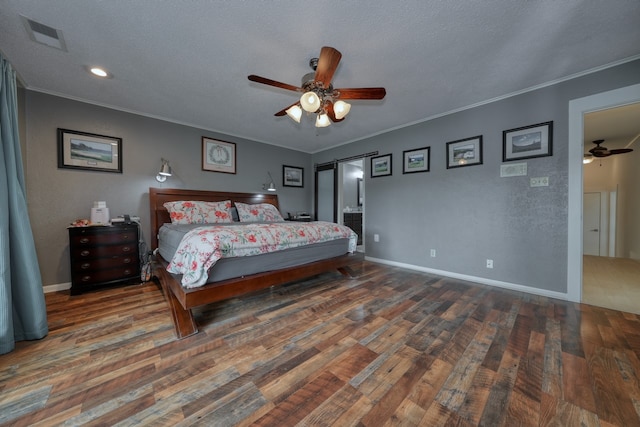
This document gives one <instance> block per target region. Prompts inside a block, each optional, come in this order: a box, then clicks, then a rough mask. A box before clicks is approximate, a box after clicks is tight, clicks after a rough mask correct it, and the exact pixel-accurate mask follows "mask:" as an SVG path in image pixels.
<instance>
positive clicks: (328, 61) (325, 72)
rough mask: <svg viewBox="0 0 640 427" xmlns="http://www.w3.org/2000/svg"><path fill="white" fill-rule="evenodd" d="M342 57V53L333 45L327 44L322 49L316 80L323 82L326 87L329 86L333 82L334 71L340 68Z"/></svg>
mask: <svg viewBox="0 0 640 427" xmlns="http://www.w3.org/2000/svg"><path fill="white" fill-rule="evenodd" d="M340 58H342V54H341V53H340V52H338V51H337V50H336V49H334V48H332V47H328V46H325V47H323V48H322V49H321V50H320V57H319V58H318V66H317V67H316V76H315V80H316V81H317V82H322V84H323V85H324V87H325V88H328V87H329V85H330V84H331V79H333V73H335V72H336V68H338V64H339V63H340Z"/></svg>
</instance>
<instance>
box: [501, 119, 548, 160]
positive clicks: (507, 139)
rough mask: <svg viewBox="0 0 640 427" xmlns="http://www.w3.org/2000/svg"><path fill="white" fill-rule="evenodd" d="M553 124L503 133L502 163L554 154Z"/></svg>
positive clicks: (539, 124)
mask: <svg viewBox="0 0 640 427" xmlns="http://www.w3.org/2000/svg"><path fill="white" fill-rule="evenodd" d="M552 147H553V122H545V123H538V124H537V125H531V126H524V127H521V128H516V129H509V130H505V131H503V132H502V161H503V162H509V161H511V160H520V159H532V158H534V157H546V156H551V155H552V154H553V151H552Z"/></svg>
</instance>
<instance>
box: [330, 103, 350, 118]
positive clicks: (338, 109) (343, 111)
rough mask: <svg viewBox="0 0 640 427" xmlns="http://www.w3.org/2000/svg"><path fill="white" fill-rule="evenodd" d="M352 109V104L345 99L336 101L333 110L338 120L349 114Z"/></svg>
mask: <svg viewBox="0 0 640 427" xmlns="http://www.w3.org/2000/svg"><path fill="white" fill-rule="evenodd" d="M350 110H351V104H347V103H346V102H344V101H336V103H335V104H333V112H334V113H335V115H336V119H338V120H341V119H343V118H344V117H345V116H346V115H347V114H349V111H350Z"/></svg>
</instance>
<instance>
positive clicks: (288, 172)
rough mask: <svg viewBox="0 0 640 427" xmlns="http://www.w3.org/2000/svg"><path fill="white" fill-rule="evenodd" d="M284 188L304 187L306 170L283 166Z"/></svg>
mask: <svg viewBox="0 0 640 427" xmlns="http://www.w3.org/2000/svg"><path fill="white" fill-rule="evenodd" d="M282 186H283V187H300V188H301V187H304V168H299V167H296V166H287V165H282Z"/></svg>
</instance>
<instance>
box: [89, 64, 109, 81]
mask: <svg viewBox="0 0 640 427" xmlns="http://www.w3.org/2000/svg"><path fill="white" fill-rule="evenodd" d="M86 68H87V71H89V72H90V73H91V74H93V75H94V76H96V77H100V78H103V79H110V78H112V77H113V74H111V73H110V72H108V71H107V70H105V69H104V68H102V67H86Z"/></svg>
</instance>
